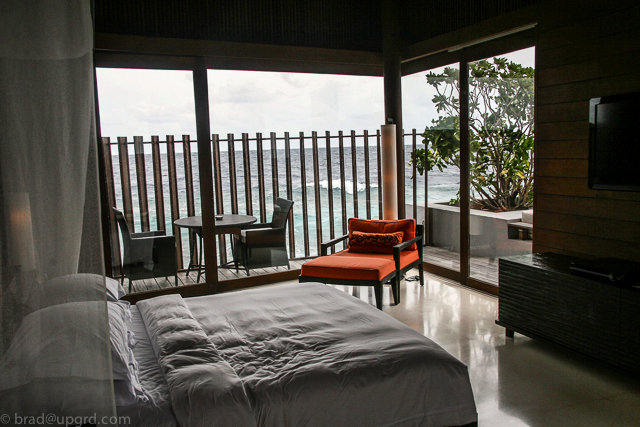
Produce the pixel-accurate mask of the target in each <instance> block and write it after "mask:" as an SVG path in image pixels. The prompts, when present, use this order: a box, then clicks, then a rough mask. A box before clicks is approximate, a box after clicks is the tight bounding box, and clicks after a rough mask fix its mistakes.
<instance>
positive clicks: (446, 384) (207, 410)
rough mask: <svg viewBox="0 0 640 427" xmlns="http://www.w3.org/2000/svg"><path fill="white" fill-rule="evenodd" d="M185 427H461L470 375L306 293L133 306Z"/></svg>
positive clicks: (323, 291) (424, 345)
mask: <svg viewBox="0 0 640 427" xmlns="http://www.w3.org/2000/svg"><path fill="white" fill-rule="evenodd" d="M137 306H138V309H139V311H140V314H141V315H142V318H143V320H144V323H145V325H146V328H147V332H148V335H149V337H150V338H151V342H152V345H153V348H154V351H155V353H156V356H157V357H158V361H159V363H160V366H161V369H162V370H163V372H164V374H165V378H166V381H167V384H168V387H169V396H170V400H171V405H172V408H173V413H174V415H175V417H176V419H177V421H178V423H179V424H180V425H181V426H183V427H187V426H234V427H235V426H261V427H262V426H265V427H266V426H269V427H276V426H368V427H376V426H380V427H381V426H461V425H465V424H468V423H472V422H475V421H477V414H476V408H475V403H474V399H473V394H472V391H471V386H470V383H469V376H468V372H467V367H466V366H465V365H463V364H462V363H461V362H459V361H458V360H457V359H455V358H454V357H453V356H451V355H450V354H448V353H447V352H446V351H444V350H443V349H442V348H441V347H439V346H438V345H437V344H435V343H434V342H432V341H431V340H429V339H427V338H425V337H424V336H422V335H420V334H419V333H417V332H415V331H413V330H412V329H410V328H409V327H407V326H406V325H404V324H402V323H400V322H398V321H397V320H395V319H393V318H392V317H390V316H388V315H387V314H385V313H383V312H381V311H379V310H377V309H376V308H375V307H373V306H370V305H368V304H365V303H363V302H361V301H358V300H356V299H354V298H353V297H351V296H349V295H347V294H345V293H344V292H341V291H338V290H336V289H333V288H331V287H328V286H325V285H322V284H314V283H301V284H293V285H283V286H275V287H267V288H261V289H255V290H245V291H240V292H233V293H227V294H220V295H213V296H204V297H196V298H188V299H184V300H183V299H182V298H181V297H179V296H177V295H168V296H162V297H157V298H153V299H150V300H145V301H141V302H139V303H138V304H137Z"/></svg>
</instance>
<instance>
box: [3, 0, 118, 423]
mask: <svg viewBox="0 0 640 427" xmlns="http://www.w3.org/2000/svg"><path fill="white" fill-rule="evenodd" d="M92 48H93V28H92V21H91V5H90V1H89V0H2V1H1V2H0V178H1V180H0V261H1V262H0V282H1V287H0V304H1V307H0V308H1V316H0V334H1V340H0V355H1V359H0V421H1V422H2V423H3V424H9V425H14V424H20V423H21V421H24V420H25V419H21V418H17V417H38V416H43V417H49V418H48V419H44V422H38V421H39V420H38V419H37V418H29V419H28V420H31V419H33V420H35V421H36V422H38V423H39V424H50V425H59V424H64V423H69V421H70V420H71V423H72V424H76V423H77V421H78V420H80V419H81V418H78V417H84V418H83V419H81V420H82V423H87V422H89V423H91V422H97V423H100V422H101V419H102V418H103V417H110V416H112V415H114V413H115V407H114V398H113V385H112V384H113V383H112V374H111V360H110V347H109V327H108V320H107V319H108V315H107V306H106V297H105V290H104V279H103V278H100V276H90V277H93V278H94V279H95V278H96V277H98V278H99V279H98V285H96V280H93V281H90V280H89V281H87V280H76V279H77V278H78V277H84V276H83V275H80V276H78V273H97V274H98V275H102V274H103V266H102V265H103V261H102V249H101V248H102V243H101V235H100V231H99V230H100V220H99V215H100V205H99V198H98V185H97V183H98V179H97V161H96V151H95V150H96V136H95V117H94V93H93V72H94V70H93V59H92ZM85 276H86V275H85ZM52 417H53V418H52ZM69 417H74V418H69ZM5 421H8V422H7V423H5ZM51 421H53V422H51ZM102 421H104V420H102ZM22 423H23V424H24V422H22Z"/></svg>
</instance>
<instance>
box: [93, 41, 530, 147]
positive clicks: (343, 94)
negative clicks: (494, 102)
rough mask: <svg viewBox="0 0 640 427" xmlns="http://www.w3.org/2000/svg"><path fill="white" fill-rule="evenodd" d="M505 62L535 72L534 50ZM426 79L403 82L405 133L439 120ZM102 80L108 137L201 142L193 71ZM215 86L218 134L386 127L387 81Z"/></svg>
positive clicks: (303, 78) (308, 78)
mask: <svg viewBox="0 0 640 427" xmlns="http://www.w3.org/2000/svg"><path fill="white" fill-rule="evenodd" d="M504 56H506V57H507V58H509V59H510V60H512V61H514V62H519V63H521V64H523V65H525V66H533V65H534V58H533V56H534V54H533V49H527V50H525V51H520V52H516V53H512V54H510V55H504ZM425 74H426V72H420V73H416V74H414V75H411V76H405V77H403V79H402V99H403V101H402V103H403V121H404V128H405V130H406V131H410V130H411V129H412V128H416V129H417V130H418V131H419V132H420V131H422V130H424V127H425V126H426V125H427V124H430V122H431V119H432V118H433V117H434V115H435V111H434V109H433V108H432V105H431V98H432V97H433V92H431V91H430V89H431V88H430V87H429V86H428V85H427V83H426V79H425V77H424V76H425ZM97 78H98V97H99V103H100V104H99V105H100V119H101V130H102V136H109V137H111V138H112V140H113V139H115V138H116V137H118V136H127V137H128V138H129V139H130V140H131V139H133V136H138V135H141V136H143V137H144V140H145V141H148V140H150V137H151V135H159V136H160V137H161V139H164V137H165V135H175V136H176V137H177V138H179V137H180V136H181V135H183V134H188V135H191V137H192V139H195V138H196V130H195V113H194V101H193V81H192V77H191V72H190V71H168V70H129V69H108V68H99V69H98V70H97ZM208 80H209V109H210V114H211V132H212V133H218V134H221V135H226V134H227V133H235V134H238V135H240V134H241V133H243V132H247V133H249V134H252V135H255V133H256V132H262V133H263V134H266V135H268V134H269V132H276V133H277V134H278V136H282V135H283V133H284V132H285V131H288V132H290V133H291V134H296V135H297V134H298V133H299V132H301V131H303V132H305V133H307V134H309V135H310V133H311V131H313V130H315V131H318V133H319V134H322V135H324V132H325V131H327V130H328V131H331V132H332V134H337V132H338V131H339V130H343V131H345V132H346V133H348V132H350V131H351V130H352V129H353V130H356V132H357V133H358V134H361V133H362V131H363V130H365V129H366V130H369V131H371V132H375V131H376V130H377V129H379V127H380V125H381V124H383V123H384V102H383V86H382V78H381V77H359V76H339V75H326V74H300V73H274V72H255V71H226V70H209V73H208Z"/></svg>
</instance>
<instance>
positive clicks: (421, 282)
mask: <svg viewBox="0 0 640 427" xmlns="http://www.w3.org/2000/svg"><path fill="white" fill-rule="evenodd" d="M418 274H419V275H420V286H424V267H423V266H422V262H420V265H419V266H418Z"/></svg>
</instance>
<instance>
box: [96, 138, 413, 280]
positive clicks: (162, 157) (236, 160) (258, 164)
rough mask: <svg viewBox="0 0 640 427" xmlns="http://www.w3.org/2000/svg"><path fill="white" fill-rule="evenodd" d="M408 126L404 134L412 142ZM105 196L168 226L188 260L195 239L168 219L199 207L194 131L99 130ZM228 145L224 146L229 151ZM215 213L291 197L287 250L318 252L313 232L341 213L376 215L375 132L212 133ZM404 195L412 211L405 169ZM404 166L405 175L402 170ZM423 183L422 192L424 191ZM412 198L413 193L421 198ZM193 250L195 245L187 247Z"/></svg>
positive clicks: (340, 220)
mask: <svg viewBox="0 0 640 427" xmlns="http://www.w3.org/2000/svg"><path fill="white" fill-rule="evenodd" d="M416 136H417V135H416V131H415V130H413V132H412V133H410V134H407V135H406V136H405V141H406V140H407V139H408V140H410V141H411V143H410V145H409V146H408V147H407V150H406V151H409V149H414V148H415V146H416ZM102 143H103V145H104V153H105V158H104V164H105V169H106V173H107V181H108V183H107V184H108V198H109V204H110V205H111V206H117V207H118V208H120V209H122V211H123V212H124V214H125V217H126V218H127V221H128V222H129V224H131V225H132V226H133V228H134V230H135V231H136V232H138V231H149V230H152V229H154V230H165V231H166V232H167V233H168V234H173V235H175V236H176V240H177V246H178V248H177V251H178V254H177V255H178V262H179V268H184V266H185V265H186V264H187V263H188V254H189V253H190V249H191V246H192V245H195V239H194V236H193V234H191V235H189V234H188V233H189V232H188V231H186V230H184V229H180V228H178V227H175V226H174V225H173V221H175V220H176V219H178V218H182V217H185V216H193V215H200V214H201V210H200V198H199V185H200V179H199V168H198V158H197V153H194V151H195V147H196V141H194V140H191V139H190V137H189V136H188V135H183V136H182V139H181V140H176V139H175V138H174V137H173V136H172V135H167V137H166V139H165V140H164V141H161V140H160V138H159V137H158V136H152V137H151V141H143V138H142V137H140V136H135V137H134V138H133V141H129V140H127V138H126V137H119V138H117V141H115V142H112V141H111V140H110V138H108V137H105V138H102ZM230 153H233V155H230ZM212 160H213V169H214V177H213V179H214V186H215V187H214V188H215V207H216V213H218V214H222V213H234V214H237V213H239V214H247V215H253V216H256V217H257V218H258V221H260V222H265V221H269V218H270V215H271V211H272V209H273V201H274V200H275V198H276V197H284V198H287V199H289V200H293V201H294V202H295V205H294V208H293V213H292V217H291V221H289V230H288V231H289V251H290V258H292V259H295V258H307V257H311V256H316V255H317V254H318V253H319V250H320V249H319V248H320V242H322V241H324V240H328V239H329V238H333V237H335V236H337V235H341V234H342V233H345V232H346V222H347V219H348V218H349V217H361V218H373V219H377V218H379V213H380V212H381V210H382V209H381V206H382V199H381V193H380V191H378V189H379V188H380V187H381V182H380V176H381V175H380V173H379V170H380V132H379V131H377V132H375V133H369V132H367V131H364V132H362V133H359V134H356V132H355V131H351V132H349V133H348V134H345V133H344V132H342V131H340V132H339V133H338V134H337V135H331V134H330V133H329V132H326V133H325V134H324V135H318V133H317V132H312V133H311V135H305V134H304V133H302V132H301V133H299V134H298V135H297V136H292V135H290V134H289V133H288V132H286V133H285V134H284V136H276V134H275V133H274V132H272V133H270V134H269V136H268V137H264V136H263V135H262V134H261V133H258V134H256V135H255V137H250V136H249V135H248V134H246V133H244V134H242V135H241V136H240V137H236V136H235V135H233V134H228V135H227V136H226V137H225V138H223V137H221V136H220V135H217V134H214V135H212ZM405 173H406V174H407V194H406V199H407V203H409V204H412V205H413V212H407V216H413V217H415V216H416V205H417V203H416V202H417V200H418V194H419V193H422V191H423V189H419V185H426V183H424V184H423V183H422V180H420V181H419V180H418V178H417V176H416V175H417V174H415V171H412V170H407V171H405ZM412 173H413V176H414V178H413V179H412V180H411V179H410V176H411V174H412ZM425 193H426V192H425ZM421 201H422V200H421ZM111 231H112V236H111V237H112V238H111V241H112V251H113V254H112V255H113V257H112V258H113V260H114V264H115V265H114V269H115V270H114V273H115V274H118V273H119V269H120V266H119V260H120V240H119V236H118V233H117V228H116V227H115V224H112V227H111ZM218 238H219V248H220V249H219V252H220V257H221V262H226V261H227V258H228V257H229V256H230V250H229V245H228V242H227V241H226V240H225V236H219V237H218ZM194 257H197V253H195V252H194Z"/></svg>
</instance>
